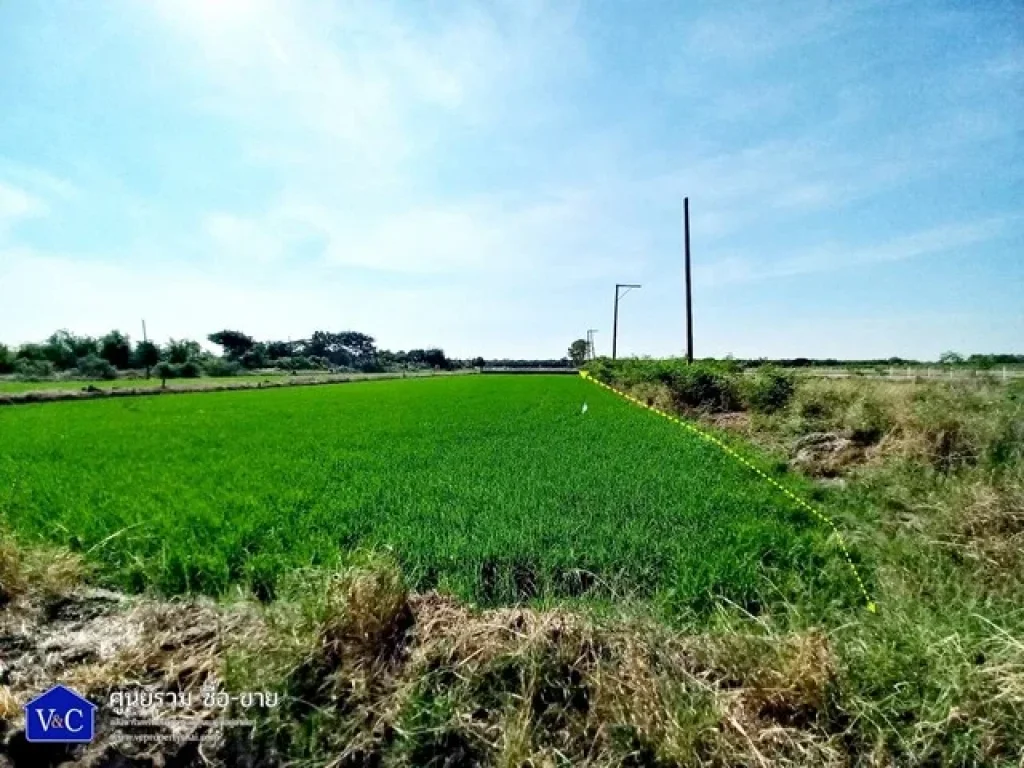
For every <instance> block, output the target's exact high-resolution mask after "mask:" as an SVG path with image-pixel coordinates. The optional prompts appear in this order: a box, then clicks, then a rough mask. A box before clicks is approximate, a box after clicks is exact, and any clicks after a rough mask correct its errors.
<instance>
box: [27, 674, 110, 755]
mask: <svg viewBox="0 0 1024 768" xmlns="http://www.w3.org/2000/svg"><path fill="white" fill-rule="evenodd" d="M95 727H96V705H95V704H93V703H92V702H91V701H89V700H88V699H86V698H85V697H84V696H79V695H78V694H77V693H75V692H74V691H73V690H71V689H70V688H66V687H64V686H63V685H55V686H54V687H53V688H51V689H50V690H48V691H47V692H46V693H44V694H41V695H39V696H36V697H35V698H34V699H32V701H30V702H29V703H28V704H26V705H25V738H26V739H27V740H28V741H31V742H50V743H59V744H75V743H86V742H90V741H92V738H93V733H94V731H95Z"/></svg>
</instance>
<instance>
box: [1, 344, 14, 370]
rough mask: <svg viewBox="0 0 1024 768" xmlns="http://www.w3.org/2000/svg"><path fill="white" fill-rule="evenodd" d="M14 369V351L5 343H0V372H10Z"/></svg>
mask: <svg viewBox="0 0 1024 768" xmlns="http://www.w3.org/2000/svg"><path fill="white" fill-rule="evenodd" d="M13 370H14V353H13V352H11V350H10V349H9V348H8V346H7V345H6V344H0V373H10V372H11V371H13Z"/></svg>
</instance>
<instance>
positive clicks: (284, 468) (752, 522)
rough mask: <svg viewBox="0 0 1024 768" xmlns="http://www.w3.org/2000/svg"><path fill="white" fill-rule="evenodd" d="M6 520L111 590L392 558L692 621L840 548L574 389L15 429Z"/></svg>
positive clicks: (335, 393)
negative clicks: (826, 547)
mask: <svg viewBox="0 0 1024 768" xmlns="http://www.w3.org/2000/svg"><path fill="white" fill-rule="evenodd" d="M584 403H586V404H587V408H586V409H585V410H584V408H583V404H584ZM786 482H792V479H791V478H787V479H786ZM0 517H2V519H3V521H4V523H5V524H6V526H7V527H9V528H11V529H13V530H14V531H15V532H16V533H17V534H18V535H19V536H21V537H24V538H28V539H43V540H48V541H52V542H57V543H60V544H64V545H66V546H69V547H70V548H72V549H73V550H76V551H79V552H82V553H85V556H86V558H87V560H88V561H90V562H92V563H95V564H96V565H97V567H98V572H99V573H100V574H102V577H103V578H104V579H105V580H106V581H108V582H110V583H111V584H112V585H115V586H120V587H124V588H128V589H133V590H144V589H153V590H157V591H161V592H165V593H180V592H202V593H207V594H213V595H220V594H224V593H226V592H228V591H230V590H231V589H233V588H235V587H241V588H243V589H252V590H254V591H255V592H256V593H257V594H258V595H260V596H266V597H270V596H272V595H273V594H274V592H275V588H276V587H277V585H278V584H279V582H280V579H281V578H282V577H283V576H284V575H285V574H287V573H288V572H290V571H293V570H294V569H296V568H301V567H306V566H334V565H336V564H338V563H339V562H343V561H345V559H346V558H350V557H351V556H352V555H353V553H356V552H359V551H362V550H367V549H372V550H381V549H385V550H388V551H390V552H392V553H393V554H394V556H395V557H396V558H397V559H398V561H399V562H400V563H401V565H402V567H403V570H404V571H405V572H406V573H407V574H408V577H409V580H410V582H411V583H412V584H413V585H414V586H416V587H418V588H420V589H425V588H435V587H436V588H440V589H444V590H449V591H453V592H455V593H457V594H460V595H462V596H465V597H468V598H471V599H474V600H477V601H479V602H482V603H485V604H494V603H500V602H503V601H509V600H518V599H523V598H546V597H556V598H557V597H563V596H576V595H598V596H623V595H631V596H643V597H658V598H662V599H665V600H667V601H668V602H669V603H670V604H672V605H674V606H691V605H696V604H699V603H701V602H702V601H704V600H706V599H707V598H708V597H709V596H710V595H715V594H718V595H725V596H729V597H731V598H733V599H746V598H748V597H750V596H752V595H755V594H756V593H757V592H758V590H759V589H760V588H761V587H762V585H763V579H764V577H765V574H766V572H768V571H771V572H773V573H778V572H780V571H781V572H786V571H795V570H796V569H798V568H806V567H807V564H808V563H809V562H810V561H811V560H813V559H814V558H816V553H818V552H820V551H821V547H822V546H823V545H822V542H821V539H822V538H823V535H822V534H821V532H820V531H819V530H818V529H816V527H815V526H814V524H813V523H812V522H811V521H809V520H808V519H807V518H806V517H805V516H804V515H803V514H802V513H801V512H800V511H799V510H798V509H795V508H794V507H793V505H792V504H791V503H789V502H787V500H786V499H785V498H784V497H782V496H781V494H779V493H778V491H776V490H774V489H772V488H771V487H770V486H769V485H768V484H767V483H765V482H763V481H762V480H760V479H759V478H757V477H756V476H754V475H752V473H750V472H749V471H748V470H745V469H744V468H743V467H742V466H741V465H739V464H737V463H736V462H735V461H733V460H732V459H730V458H728V457H727V456H725V455H724V454H722V453H721V452H719V451H716V450H714V449H712V448H711V447H709V446H708V445H707V444H706V443H703V442H702V441H700V440H699V439H697V438H695V437H693V436H691V435H689V434H688V433H686V432H685V431H684V430H681V429H680V428H679V427H678V426H676V425H673V424H671V423H669V422H667V421H666V420H664V419H661V418H658V417H657V416H653V415H651V414H649V413H646V412H644V411H641V410H639V409H637V408H636V407H635V406H631V405H629V404H628V403H626V402H624V401H623V400H621V399H620V398H618V397H617V396H615V395H613V394H610V393H608V392H606V391H604V390H601V389H598V388H597V387H595V386H593V385H592V384H588V383H587V382H585V381H583V380H581V379H578V378H575V377H564V376H532V377H526V376H501V375H496V376H486V377H485V376H470V377H452V378H429V379H422V380H409V381H379V382H364V383H353V384H345V385H340V386H329V387H310V388H288V389H278V390H269V391H246V392H215V393H208V394H201V395H191V396H187V397H137V398H126V399H118V400H96V401H83V402H57V403H47V404H39V405H26V406H17V407H7V408H3V409H0Z"/></svg>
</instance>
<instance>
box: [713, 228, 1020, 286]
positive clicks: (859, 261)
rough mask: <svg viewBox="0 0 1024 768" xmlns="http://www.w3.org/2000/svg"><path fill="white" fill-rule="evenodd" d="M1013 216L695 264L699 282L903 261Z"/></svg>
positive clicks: (992, 234)
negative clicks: (855, 242)
mask: <svg viewBox="0 0 1024 768" xmlns="http://www.w3.org/2000/svg"><path fill="white" fill-rule="evenodd" d="M1019 218H1020V215H1017V216H999V217H992V218H988V219H983V220H981V221H975V222H971V223H968V224H952V225H946V226H939V227H933V228H931V229H926V230H922V231H920V232H913V233H911V234H909V235H902V236H899V237H894V238H891V239H889V240H886V241H883V242H880V243H876V244H874V245H871V246H859V247H852V246H842V245H839V244H830V245H824V246H821V247H819V248H814V249H811V250H809V251H806V252H803V253H799V254H796V255H793V256H785V257H782V258H773V257H772V255H771V254H759V255H758V257H757V259H756V260H755V259H751V258H750V257H747V256H739V255H735V254H724V255H719V256H717V257H715V258H713V260H712V261H711V262H710V263H709V264H707V265H706V266H698V267H696V268H695V272H696V276H697V279H699V280H700V281H701V282H702V283H703V284H704V285H709V286H710V285H724V284H729V283H739V282H751V281H758V280H766V279H772V278H779V277H790V276H794V275H804V274H811V273H815V272H831V271H834V270H837V269H849V268H852V267H858V266H866V265H870V264H877V263H882V262H887V261H904V260H907V259H915V258H920V257H922V256H929V255H933V254H942V253H949V252H951V251H956V250H958V249H962V248H965V247H967V246H972V245H977V244H980V243H984V242H987V241H989V240H994V239H996V238H998V237H1000V236H1002V235H1003V234H1005V233H1006V232H1007V231H1008V229H1009V224H1010V222H1011V221H1012V220H1014V219H1019Z"/></svg>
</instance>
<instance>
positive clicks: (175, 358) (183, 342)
mask: <svg viewBox="0 0 1024 768" xmlns="http://www.w3.org/2000/svg"><path fill="white" fill-rule="evenodd" d="M164 353H165V355H166V356H167V362H169V363H172V364H173V365H183V364H185V363H187V362H189V361H190V360H195V359H196V358H198V357H199V356H200V355H202V354H203V348H202V347H201V346H199V342H198V341H192V339H177V340H176V339H170V340H169V341H168V342H167V347H166V349H165V350H164Z"/></svg>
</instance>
